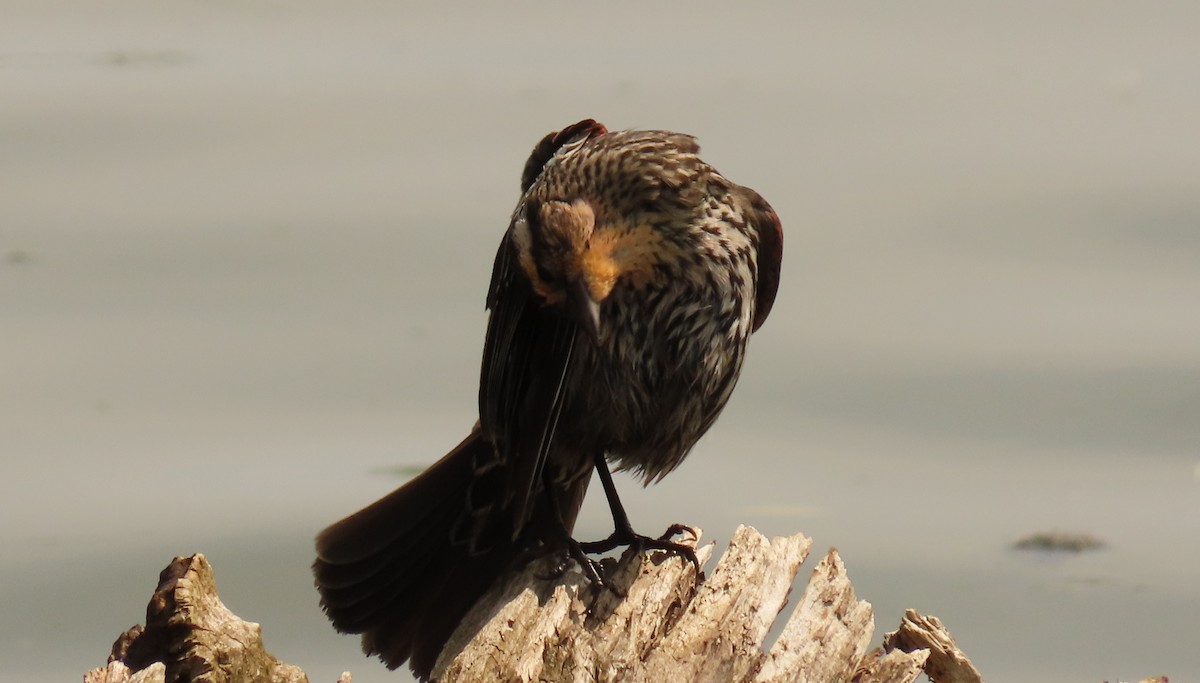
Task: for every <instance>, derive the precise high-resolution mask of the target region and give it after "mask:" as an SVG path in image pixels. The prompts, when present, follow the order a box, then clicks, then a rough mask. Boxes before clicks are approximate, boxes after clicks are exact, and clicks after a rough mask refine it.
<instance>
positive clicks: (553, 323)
mask: <svg viewBox="0 0 1200 683" xmlns="http://www.w3.org/2000/svg"><path fill="white" fill-rule="evenodd" d="M488 308H489V309H490V310H491V317H490V318H489V319H488V329H487V337H486V340H485V342H484V347H483V368H482V371H481V374H480V382H479V416H480V423H481V427H482V429H483V433H484V434H485V435H486V436H487V438H488V439H489V440H491V442H492V443H493V444H494V456H495V460H494V461H492V462H488V463H480V464H479V466H477V470H478V471H481V473H482V474H484V475H486V476H483V477H481V478H479V479H478V480H477V482H476V484H477V488H475V489H473V490H472V496H471V501H470V503H471V507H472V508H477V509H479V510H480V511H481V513H486V512H490V510H491V509H494V506H499V507H500V508H503V509H507V510H508V511H509V512H510V513H511V515H512V516H511V520H512V525H513V528H512V533H513V535H514V536H515V535H517V534H518V533H520V531H521V529H522V528H523V527H524V525H525V522H526V521H527V520H528V519H529V515H530V513H531V509H530V508H531V504H532V501H533V496H534V493H535V492H536V491H537V490H538V487H539V486H540V485H541V482H540V478H541V474H542V469H543V467H544V465H545V463H546V455H547V453H548V451H549V448H550V446H551V443H552V441H553V438H554V429H555V427H556V425H557V423H558V417H559V413H560V412H561V411H562V403H563V398H564V396H563V381H564V378H565V377H566V375H567V372H568V371H569V369H570V367H571V358H572V352H573V350H574V344H575V338H576V334H577V332H578V325H577V324H576V323H575V322H574V321H572V320H569V319H568V318H565V317H563V316H561V315H559V314H557V313H555V312H554V311H552V310H550V309H548V308H545V307H543V306H542V305H541V303H540V301H539V300H538V298H537V295H536V294H534V292H533V288H532V286H531V285H530V284H529V281H528V279H527V278H526V277H525V274H524V272H523V271H521V269H520V268H519V267H517V265H516V255H515V254H514V248H513V246H512V242H511V241H510V239H509V237H508V235H506V236H505V238H504V241H503V242H501V244H500V250H499V252H498V253H497V254H496V263H495V266H494V267H493V270H492V284H491V287H490V289H489V292H488ZM485 482H487V483H485ZM484 487H486V488H484ZM479 531H482V528H480V529H479Z"/></svg>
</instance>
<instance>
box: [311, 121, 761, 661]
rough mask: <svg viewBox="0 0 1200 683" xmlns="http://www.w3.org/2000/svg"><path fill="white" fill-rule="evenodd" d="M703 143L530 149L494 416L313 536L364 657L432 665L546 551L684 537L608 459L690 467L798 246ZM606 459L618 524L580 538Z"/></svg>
mask: <svg viewBox="0 0 1200 683" xmlns="http://www.w3.org/2000/svg"><path fill="white" fill-rule="evenodd" d="M698 151H699V147H698V146H697V144H696V141H695V139H694V138H692V137H691V136H688V135H681V134H679V133H671V132H666V131H621V132H609V131H608V130H607V129H606V128H605V127H604V126H603V125H602V124H600V123H597V122H595V121H592V120H585V121H580V122H579V123H576V124H574V125H572V126H569V127H567V128H565V129H563V130H561V131H558V132H555V133H551V134H549V135H547V136H546V137H545V138H543V139H542V141H541V142H539V143H538V144H537V146H536V147H535V148H534V150H533V154H532V155H531V156H530V158H529V161H528V162H527V163H526V164H525V170H524V173H523V174H522V178H521V191H522V196H521V199H520V201H519V202H518V203H517V208H516V210H515V211H514V212H513V215H512V221H511V223H510V224H509V228H508V232H507V233H506V234H505V236H504V239H503V240H502V241H501V243H500V249H499V252H498V253H497V254H496V261H495V265H494V266H493V270H492V282H491V287H490V289H489V291H488V297H487V307H488V309H489V310H490V311H491V317H490V318H489V320H488V328H487V338H486V341H485V345H484V351H483V370H482V374H481V377H480V386H479V422H478V423H477V424H476V426H475V427H474V429H472V430H471V433H470V434H469V435H468V436H467V438H466V439H465V440H464V441H463V442H462V443H460V444H459V445H458V446H457V447H456V448H455V449H454V450H452V451H451V452H450V453H449V454H447V455H446V456H445V457H443V458H442V459H441V460H439V461H438V462H437V463H435V464H434V465H432V466H431V467H430V468H429V469H428V470H426V471H425V472H424V473H422V474H421V475H420V476H418V477H416V478H415V479H413V480H412V481H410V482H408V483H407V484H405V485H404V486H402V487H400V488H399V489H397V490H396V491H394V492H392V493H391V494H389V495H388V496H386V497H385V498H383V499H381V500H379V501H378V502H376V503H375V504H373V505H371V506H370V507H367V508H366V509H364V510H361V511H360V512H358V513H356V514H354V515H351V516H350V517H347V518H346V519H344V520H342V521H340V522H338V523H337V524H334V525H333V526H331V527H329V528H328V529H326V530H325V531H323V532H322V533H321V535H320V536H319V537H318V538H317V561H316V563H315V565H314V567H313V570H314V572H315V574H316V580H317V587H318V588H319V590H320V593H321V604H322V606H323V607H324V609H325V612H326V614H328V615H329V618H330V619H331V620H332V621H333V624H334V626H335V627H336V628H337V629H338V630H339V631H342V632H344V633H361V634H363V636H362V643H363V650H364V651H365V652H366V653H367V654H377V655H379V657H380V658H381V659H382V660H383V661H384V662H385V663H386V664H387V665H388V666H389V667H392V668H395V667H397V666H399V665H400V664H402V663H404V662H405V661H406V660H407V661H409V662H410V666H411V667H412V669H413V671H414V673H416V675H417V676H419V677H421V678H422V679H425V678H428V676H429V673H430V670H431V669H432V668H433V665H434V663H435V661H436V659H437V656H438V654H439V652H440V651H441V649H442V646H443V645H444V643H445V642H446V639H447V638H448V637H449V635H450V633H451V632H452V631H453V629H454V628H455V626H457V624H458V622H459V621H460V620H461V619H462V617H463V615H464V614H465V613H466V611H467V610H468V609H470V607H471V606H472V605H473V604H474V603H475V601H476V600H477V599H478V598H479V597H480V596H481V595H482V594H483V592H484V591H485V590H486V589H487V588H488V586H489V585H490V584H491V583H492V582H493V581H494V580H495V579H496V578H497V577H498V576H499V575H500V574H501V573H503V572H504V570H505V569H507V568H508V567H509V566H510V565H512V564H513V563H514V561H516V559H517V558H518V557H527V556H528V555H529V554H530V550H531V549H533V550H539V549H544V550H545V551H547V552H550V551H567V552H569V553H570V555H571V556H572V557H575V558H576V559H579V560H581V562H582V563H583V564H584V565H589V564H590V563H589V562H588V560H587V558H586V556H585V555H584V551H594V550H598V549H604V548H611V547H613V546H614V545H617V544H638V545H642V546H645V545H647V544H649V545H651V547H667V548H672V547H673V544H670V543H663V542H655V541H650V540H649V539H646V538H645V537H640V536H637V535H635V534H633V531H632V529H631V528H630V527H629V523H628V520H627V518H625V516H624V512H623V511H622V510H621V509H620V503H619V501H617V500H616V493H615V489H613V488H612V485H611V484H612V479H611V476H610V474H609V471H608V468H607V464H606V458H607V460H608V461H611V462H613V463H614V464H615V465H616V466H617V467H618V468H620V469H629V470H633V471H635V472H637V473H639V474H640V475H642V476H643V477H644V479H645V481H646V482H647V483H649V482H651V481H656V480H658V479H661V478H662V477H663V476H665V475H666V474H667V473H668V472H670V471H671V470H673V469H675V467H676V466H678V465H679V463H680V462H682V461H683V459H684V457H686V456H687V454H688V451H689V450H691V448H692V446H693V445H694V444H695V443H696V440H697V439H699V438H700V436H701V435H702V434H704V432H705V431H706V430H707V429H708V428H709V427H710V426H711V425H712V423H713V421H714V420H716V418H717V415H718V414H719V413H720V412H721V409H722V408H723V407H724V406H725V402H726V400H727V399H728V398H729V394H730V392H732V391H733V386H734V384H735V383H736V382H737V378H738V374H739V372H740V371H741V367H742V358H743V355H744V353H745V350H746V342H747V340H748V339H749V338H750V333H751V332H752V331H754V330H756V329H758V327H759V326H760V325H762V323H763V321H764V320H765V319H766V317H767V314H768V312H770V310H771V304H772V303H773V301H774V299H775V291H776V288H777V286H778V284H779V266H780V259H781V256H782V251H783V232H782V228H781V227H780V223H779V219H778V217H777V216H776V215H775V212H774V211H773V210H772V209H771V207H770V205H768V204H767V202H766V201H764V200H763V198H762V197H760V196H759V195H758V194H757V193H756V192H754V191H753V190H750V189H748V188H745V187H741V186H739V185H735V184H734V183H731V182H730V181H728V180H726V179H725V178H724V177H722V176H721V175H720V174H718V173H717V172H716V170H714V169H713V168H712V167H711V166H709V165H708V164H706V163H704V162H703V161H701V160H700V158H699V156H697V153H698ZM593 468H595V469H596V470H597V471H598V473H599V475H600V477H601V481H602V483H603V484H604V485H605V493H606V494H608V495H609V503H610V505H611V506H612V508H613V518H614V522H615V525H616V527H617V530H616V532H614V535H613V536H612V537H611V538H610V539H608V540H607V541H601V542H597V543H592V544H579V543H576V542H574V541H572V540H571V539H570V532H571V529H572V527H573V526H574V523H575V517H576V515H577V514H578V512H579V506H580V504H581V503H582V501H583V496H584V493H585V492H586V490H587V486H588V481H589V480H590V479H591V473H592V469H593ZM647 542H649V543H647ZM585 569H586V570H591V571H592V572H593V574H594V567H591V566H585Z"/></svg>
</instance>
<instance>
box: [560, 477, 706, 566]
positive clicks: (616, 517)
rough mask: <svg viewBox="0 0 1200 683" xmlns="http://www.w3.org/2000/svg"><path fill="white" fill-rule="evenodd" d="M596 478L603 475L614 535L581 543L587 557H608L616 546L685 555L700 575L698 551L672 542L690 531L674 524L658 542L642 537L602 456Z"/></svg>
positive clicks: (602, 482) (603, 484) (656, 539)
mask: <svg viewBox="0 0 1200 683" xmlns="http://www.w3.org/2000/svg"><path fill="white" fill-rule="evenodd" d="M596 474H598V475H600V485H601V486H603V487H604V497H605V498H606V499H608V509H609V510H610V511H611V512H612V518H613V532H612V535H611V536H609V537H608V538H606V539H604V540H603V541H591V542H588V543H578V544H577V545H578V546H579V547H580V549H581V550H582V551H583V552H585V553H605V552H608V551H609V550H612V549H613V548H616V547H617V546H621V545H624V546H629V547H631V548H636V549H638V550H663V551H666V552H669V553H675V554H676V555H682V556H683V557H684V558H686V559H687V560H688V561H689V562H691V563H692V566H694V567H695V568H696V574H700V559H699V558H697V557H696V549H695V548H693V547H692V546H690V545H685V544H683V543H676V542H674V541H671V540H670V538H671V537H672V536H674V535H675V534H677V533H679V532H680V531H683V530H684V529H686V528H687V527H685V526H683V525H682V524H672V525H671V526H670V528H668V529H667V532H666V533H665V534H663V535H662V536H660V537H658V538H651V537H650V536H643V535H641V534H639V533H637V532H635V531H634V530H633V525H632V524H630V523H629V515H628V514H626V513H625V506H624V505H621V497H620V496H618V495H617V486H616V484H614V483H613V479H612V473H611V472H609V470H608V460H606V459H605V458H604V454H603V453H597V454H596Z"/></svg>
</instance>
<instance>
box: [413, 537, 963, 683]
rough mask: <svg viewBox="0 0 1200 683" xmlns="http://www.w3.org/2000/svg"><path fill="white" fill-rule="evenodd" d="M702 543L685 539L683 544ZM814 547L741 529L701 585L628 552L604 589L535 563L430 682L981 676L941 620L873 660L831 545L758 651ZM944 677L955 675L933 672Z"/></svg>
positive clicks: (891, 681)
mask: <svg viewBox="0 0 1200 683" xmlns="http://www.w3.org/2000/svg"><path fill="white" fill-rule="evenodd" d="M699 535H700V534H699V531H698V530H694V534H693V538H692V539H691V540H690V543H691V544H693V545H695V543H696V542H698V540H699ZM685 542H687V541H685ZM811 546H812V541H811V540H810V539H808V538H807V537H805V536H803V535H801V534H797V535H795V536H789V537H780V538H775V539H772V540H768V539H767V538H766V537H764V536H763V535H762V534H760V533H758V532H757V531H755V530H754V529H751V528H749V527H740V528H739V529H738V530H737V532H736V533H735V534H734V537H733V539H732V541H731V542H730V545H729V549H728V550H727V551H726V552H725V554H724V555H723V556H722V557H721V559H720V561H719V562H718V563H717V566H716V567H715V568H714V569H713V571H712V575H711V576H709V577H708V578H707V579H704V580H702V581H701V580H698V578H699V577H697V576H696V574H695V569H694V568H693V567H692V565H691V564H690V563H689V562H688V561H687V560H685V559H683V558H680V557H677V556H674V555H670V554H667V553H661V552H652V553H649V554H642V553H633V552H630V553H626V554H625V555H624V556H623V557H622V558H621V560H620V561H619V562H615V563H613V564H612V565H610V566H609V567H607V569H608V573H607V577H606V578H607V581H608V584H609V586H608V587H607V588H599V587H595V586H591V585H589V584H588V582H587V580H586V579H585V578H584V577H583V575H582V574H580V573H579V572H574V571H573V572H568V573H567V574H565V575H563V576H561V577H557V578H552V579H551V578H547V576H546V574H547V569H546V568H545V567H544V566H539V565H538V564H536V563H535V564H534V565H531V566H530V567H529V568H527V569H526V570H525V571H523V572H521V573H519V574H515V575H513V576H512V577H510V578H509V579H508V580H507V581H503V582H501V583H499V584H498V585H497V586H495V587H494V588H493V589H492V591H491V592H489V593H488V595H486V596H485V597H484V598H483V599H482V600H481V601H480V602H479V603H478V604H477V605H476V606H475V608H474V609H473V610H472V611H471V612H470V613H469V614H468V615H467V617H466V618H465V619H464V620H463V623H462V624H461V625H460V626H459V628H458V630H457V631H456V632H455V633H454V635H453V636H452V637H451V639H450V642H449V643H448V644H447V646H446V649H445V650H444V651H443V652H442V656H441V658H440V659H439V661H438V663H437V666H436V667H435V668H434V671H433V678H434V680H438V681H442V682H443V683H485V682H490V681H496V682H500V681H504V682H505V683H513V682H517V683H520V682H533V681H539V682H542V683H554V682H560V681H561V682H564V683H565V682H567V681H570V682H573V683H583V682H585V681H586V682H591V681H598V682H600V683H617V682H618V681H620V682H624V683H639V682H646V683H651V682H659V681H696V682H712V683H716V682H722V683H723V682H734V681H736V682H739V683H743V682H744V683H790V682H793V681H795V682H800V681H810V682H812V683H833V682H835V681H848V682H850V681H852V682H854V683H907V682H910V681H915V680H916V678H917V676H919V675H920V674H921V673H922V671H926V672H928V673H929V674H930V678H931V680H933V681H935V683H941V682H942V681H964V682H967V681H972V682H973V681H981V680H982V679H981V678H980V677H979V674H978V673H977V672H975V670H974V668H973V667H970V662H969V661H968V660H967V659H966V657H965V655H963V654H962V652H961V651H959V650H958V649H957V647H955V646H954V641H953V639H952V638H950V635H949V634H948V633H946V632H945V630H944V629H942V628H941V624H940V622H937V620H936V619H933V618H930V619H929V620H925V618H924V617H921V616H920V615H919V614H917V613H915V612H912V611H910V612H909V613H908V615H906V621H905V624H910V623H914V624H915V623H920V624H921V625H922V627H923V628H922V631H923V632H925V633H926V634H927V636H928V638H927V641H928V642H927V641H923V640H920V639H915V640H914V639H906V638H901V637H896V638H893V639H892V641H891V642H885V646H884V647H883V648H877V649H876V650H875V651H873V652H870V653H868V652H867V648H868V645H869V643H870V640H871V635H872V633H873V631H874V622H873V619H872V614H871V606H870V605H869V604H868V603H866V602H863V601H861V600H858V599H857V598H856V597H855V595H854V589H853V588H852V587H851V585H850V581H849V579H848V578H847V576H846V568H845V566H844V565H843V564H842V561H841V559H840V558H839V557H838V554H837V551H836V550H830V551H829V553H828V554H827V555H826V556H825V557H824V558H823V559H822V560H821V561H820V562H819V563H818V564H817V567H816V569H814V570H813V574H812V577H811V579H810V580H809V583H808V586H807V587H806V589H805V591H804V594H803V595H802V596H801V598H800V600H799V602H798V603H797V605H796V608H795V609H794V610H793V612H792V615H791V617H790V618H789V619H788V622H787V624H785V625H784V627H783V631H782V633H781V634H780V636H779V638H778V639H777V640H776V642H775V643H774V644H773V645H772V646H771V647H770V649H769V650H766V651H764V649H763V643H764V641H765V640H766V638H767V635H768V633H769V631H770V630H771V627H772V625H773V624H774V623H775V620H776V617H777V616H778V615H779V613H780V611H781V610H782V609H783V608H784V606H785V604H786V602H787V597H788V592H789V590H790V588H791V585H792V580H793V578H794V577H795V576H796V573H797V572H798V570H799V568H800V565H801V564H802V563H803V562H804V560H805V558H806V557H807V555H808V551H809V548H810V547H811ZM711 554H712V546H711V545H707V546H704V547H701V548H698V549H697V555H698V556H699V558H700V561H701V563H702V564H704V563H707V561H708V560H709V559H710V556H711ZM901 632H905V631H904V627H902V629H901ZM898 633H899V632H898ZM932 643H939V645H938V646H936V647H935V646H933V645H932ZM962 662H965V663H966V667H964V666H962V665H961V663H962ZM967 667H969V670H968V668H967ZM947 671H953V672H954V675H955V677H953V678H945V679H943V678H938V677H935V675H937V676H941V675H944V673H945V672H947ZM971 675H973V676H974V678H972V677H971Z"/></svg>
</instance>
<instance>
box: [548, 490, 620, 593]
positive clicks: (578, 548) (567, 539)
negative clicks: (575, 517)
mask: <svg viewBox="0 0 1200 683" xmlns="http://www.w3.org/2000/svg"><path fill="white" fill-rule="evenodd" d="M544 488H545V491H546V497H547V499H548V500H547V502H548V503H549V504H550V512H551V515H550V516H551V518H552V519H553V521H552V522H551V523H550V533H551V534H552V535H553V538H552V539H551V547H552V548H557V549H558V550H566V555H564V556H561V557H562V560H561V561H560V562H559V563H558V564H557V565H555V567H554V568H553V569H551V570H550V572H549V573H548V574H547V575H545V576H539V577H538V578H542V579H557V578H560V577H561V576H562V575H563V574H564V573H566V571H567V567H569V566H570V561H571V560H575V562H576V563H578V564H579V568H580V569H581V570H583V575H584V576H585V577H587V580H588V582H589V583H591V584H593V585H596V586H600V587H605V586H606V585H607V584H606V583H605V582H604V577H603V576H601V574H600V563H599V562H597V561H596V560H593V559H592V558H590V557H588V554H587V551H585V550H584V549H583V547H582V546H583V544H582V543H580V542H579V541H576V540H575V539H574V538H573V537H572V536H571V532H570V531H568V530H567V525H566V522H564V521H563V518H562V508H561V507H560V506H559V504H558V494H557V493H556V491H555V488H554V487H553V486H549V485H547V486H546V487H544ZM552 552H553V551H552Z"/></svg>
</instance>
